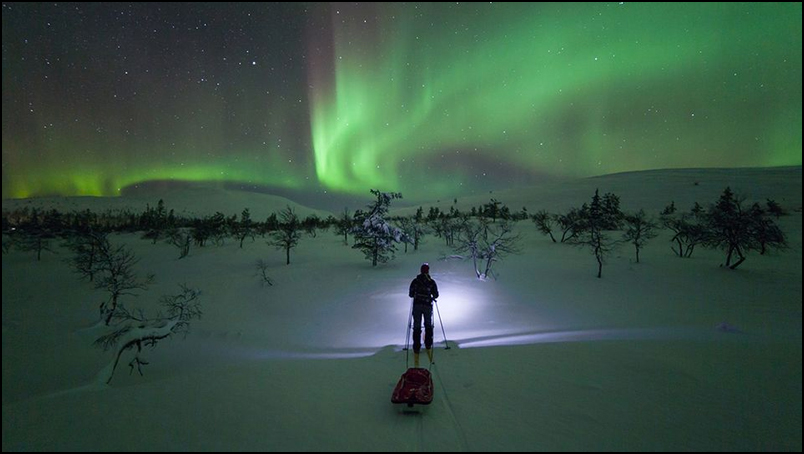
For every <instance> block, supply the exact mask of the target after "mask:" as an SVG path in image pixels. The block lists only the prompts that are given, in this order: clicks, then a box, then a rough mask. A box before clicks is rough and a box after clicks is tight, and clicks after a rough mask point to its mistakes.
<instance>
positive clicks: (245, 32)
mask: <svg viewBox="0 0 804 454" xmlns="http://www.w3.org/2000/svg"><path fill="white" fill-rule="evenodd" d="M801 27H802V6H801V3H791V4H787V3H785V4H777V3H762V4H760V3H752V4H699V3H695V4H682V3H672V4H670V3H668V4H658V3H643V4H635V3H601V4H572V3H570V4H541V3H538V4H526V3H516V4H498V3H449V4H437V5H433V4H412V3H409V4H315V3H307V4H303V3H293V4H263V3H243V4H236V3H216V4H195V3H193V4H125V3H102V4H73V3H56V4H54V3H46V4H35V3H33V4H31V3H3V126H2V146H3V159H2V162H3V171H2V172H3V173H2V181H3V197H4V198H8V197H30V196H37V195H118V194H120V193H121V192H123V191H125V190H126V188H127V187H137V186H139V185H146V184H149V182H150V184H153V182H154V181H158V182H187V181H190V182H195V181H205V182H206V181H213V182H218V183H225V184H234V185H236V186H239V187H243V188H246V189H248V188H253V189H255V190H263V191H265V190H270V189H271V188H276V189H281V190H284V191H298V192H303V193H306V194H311V193H312V194H315V193H319V194H323V193H325V192H326V193H329V194H368V191H369V189H372V188H376V189H380V190H385V191H401V192H402V193H403V195H404V196H405V197H406V198H413V199H424V200H433V199H436V198H439V197H451V196H453V195H460V194H469V193H476V192H479V191H487V190H491V189H501V188H505V187H509V186H524V185H529V184H535V183H538V182H540V181H544V180H545V179H550V178H554V177H565V176H570V177H581V176H590V175H599V174H605V173H612V172H621V171H631V170H643V169H654V168H676V167H738V166H777V165H801V156H802V138H801V136H802V90H801V84H802V47H801V42H802V35H801Z"/></svg>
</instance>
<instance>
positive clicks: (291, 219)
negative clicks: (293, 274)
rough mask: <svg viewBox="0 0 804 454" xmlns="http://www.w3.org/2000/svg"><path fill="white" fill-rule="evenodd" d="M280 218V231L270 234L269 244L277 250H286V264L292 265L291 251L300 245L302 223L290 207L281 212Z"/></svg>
mask: <svg viewBox="0 0 804 454" xmlns="http://www.w3.org/2000/svg"><path fill="white" fill-rule="evenodd" d="M279 217H280V222H279V229H278V230H274V231H273V232H271V233H270V235H271V241H269V242H268V244H270V245H272V246H275V247H276V248H277V249H284V250H285V257H286V261H285V264H286V265H290V250H291V249H293V248H295V247H296V246H297V245H298V244H299V240H300V239H301V230H302V226H301V222H299V217H298V216H297V215H296V212H295V211H293V208H291V207H290V206H287V208H285V209H284V210H282V211H280V212H279Z"/></svg>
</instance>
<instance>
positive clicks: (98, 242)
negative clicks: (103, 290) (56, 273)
mask: <svg viewBox="0 0 804 454" xmlns="http://www.w3.org/2000/svg"><path fill="white" fill-rule="evenodd" d="M106 236H107V234H106V233H104V232H93V231H91V230H87V231H83V232H78V233H76V234H75V235H73V236H71V237H70V238H69V239H68V240H67V244H66V246H67V248H68V249H70V250H71V251H73V253H74V254H75V255H74V256H73V258H71V259H70V260H69V262H70V263H71V264H72V265H73V267H74V268H75V272H76V273H78V275H79V276H81V277H82V278H87V279H88V280H89V281H90V282H92V281H94V280H95V274H96V273H98V272H99V271H100V264H101V254H102V250H103V249H104V248H106V247H108V244H109V240H108V239H107V238H106Z"/></svg>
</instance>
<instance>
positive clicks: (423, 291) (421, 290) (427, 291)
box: [408, 274, 438, 304]
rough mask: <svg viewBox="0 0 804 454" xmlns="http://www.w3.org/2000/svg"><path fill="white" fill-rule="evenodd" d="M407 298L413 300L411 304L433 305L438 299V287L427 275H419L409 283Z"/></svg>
mask: <svg viewBox="0 0 804 454" xmlns="http://www.w3.org/2000/svg"><path fill="white" fill-rule="evenodd" d="M408 296H409V297H411V298H413V304H433V300H434V299H436V298H438V286H437V285H436V282H435V281H434V280H433V279H432V278H431V277H430V276H429V275H427V274H420V275H418V276H416V279H413V282H411V283H410V291H409V292H408Z"/></svg>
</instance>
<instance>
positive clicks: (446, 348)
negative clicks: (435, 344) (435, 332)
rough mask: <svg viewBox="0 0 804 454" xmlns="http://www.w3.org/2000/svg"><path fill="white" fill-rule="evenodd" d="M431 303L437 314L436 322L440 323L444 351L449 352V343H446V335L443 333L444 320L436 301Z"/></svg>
mask: <svg viewBox="0 0 804 454" xmlns="http://www.w3.org/2000/svg"><path fill="white" fill-rule="evenodd" d="M433 302H434V303H435V307H436V312H438V321H439V322H440V323H441V334H443V335H444V344H445V345H446V347H444V350H449V341H447V333H446V331H444V319H442V318H441V311H440V310H439V309H438V300H435V299H434V300H433Z"/></svg>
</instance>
